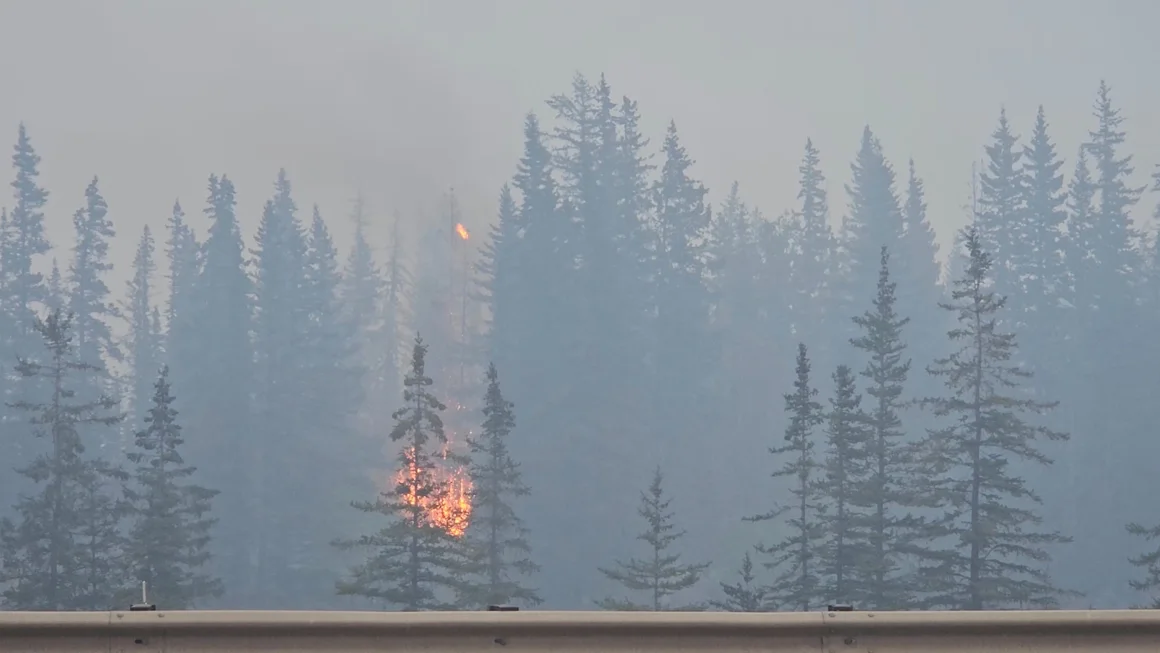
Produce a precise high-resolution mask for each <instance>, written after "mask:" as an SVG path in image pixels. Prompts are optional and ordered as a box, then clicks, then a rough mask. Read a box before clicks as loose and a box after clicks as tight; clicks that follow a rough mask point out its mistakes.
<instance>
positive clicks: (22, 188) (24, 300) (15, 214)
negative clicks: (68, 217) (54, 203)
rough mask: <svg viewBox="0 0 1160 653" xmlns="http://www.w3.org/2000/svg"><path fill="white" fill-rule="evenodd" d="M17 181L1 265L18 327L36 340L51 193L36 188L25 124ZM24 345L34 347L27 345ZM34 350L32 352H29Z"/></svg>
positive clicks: (1, 242)
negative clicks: (40, 262)
mask: <svg viewBox="0 0 1160 653" xmlns="http://www.w3.org/2000/svg"><path fill="white" fill-rule="evenodd" d="M12 167H13V168H15V169H16V179H15V180H14V181H13V182H12V188H13V189H14V190H15V196H16V204H15V206H14V208H13V209H12V212H11V213H8V214H7V217H8V219H7V221H6V229H5V230H4V232H3V234H0V235H2V238H0V262H2V264H3V275H0V280H2V282H3V289H4V293H5V297H4V301H3V302H0V303H2V304H4V305H5V306H6V307H7V308H6V310H9V311H12V315H13V316H14V318H15V323H16V324H24V325H26V326H25V327H24V328H23V332H24V333H25V334H26V335H29V336H31V337H33V338H35V337H36V336H35V333H34V332H33V330H32V329H31V328H30V327H29V326H27V325H31V324H32V322H33V321H34V317H33V316H34V313H33V311H34V308H33V306H34V304H36V303H43V301H44V299H45V289H44V278H43V276H42V275H41V274H40V273H39V272H36V271H34V266H33V264H34V262H35V260H36V258H37V257H38V256H41V255H43V254H47V253H48V251H49V249H50V245H49V242H48V239H47V238H46V236H45V234H44V205H45V204H46V203H47V202H48V191H46V190H44V188H42V187H41V186H39V185H38V184H37V178H38V177H39V176H40V170H39V167H40V156H39V155H38V154H37V153H36V150H35V149H33V147H32V141H31V139H30V138H29V137H28V131H27V130H26V129H25V128H24V123H21V124H20V128H19V131H18V134H17V140H16V147H15V151H14V153H13V155H12ZM23 344H31V343H30V342H25V343H23ZM29 350H31V348H30V349H29Z"/></svg>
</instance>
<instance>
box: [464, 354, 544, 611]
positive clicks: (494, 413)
mask: <svg viewBox="0 0 1160 653" xmlns="http://www.w3.org/2000/svg"><path fill="white" fill-rule="evenodd" d="M514 408H515V406H514V405H513V404H512V403H511V402H510V401H508V400H507V399H505V398H504V396H503V393H502V391H501V390H500V387H499V373H498V372H497V371H496V369H495V364H491V365H489V366H488V368H487V392H486V394H485V395H484V399H483V430H482V432H481V433H480V435H479V437H470V436H469V437H468V440H467V444H468V446H469V447H470V451H471V465H470V473H471V480H472V487H473V489H474V492H473V496H472V508H471V523H470V525H469V526H468V528H467V533H466V537H467V542H466V546H467V550H468V553H469V561H468V565H469V567H468V568H469V569H470V570H471V571H472V572H473V574H472V575H473V577H472V578H471V579H469V580H468V582H467V583H465V585H464V588H463V589H462V590H461V597H460V600H459V604H460V606H461V607H473V608H477V609H478V608H480V607H482V606H487V605H502V604H524V605H530V606H534V605H538V604H539V603H540V602H541V600H540V597H539V595H538V594H537V593H536V590H535V589H534V588H531V587H527V586H525V585H523V584H522V583H521V582H520V580H519V578H518V577H519V576H530V575H532V574H534V573H536V572H537V571H539V566H538V565H536V564H535V563H534V562H533V561H532V559H531V552H532V548H531V546H530V545H529V544H528V540H527V533H528V529H527V527H526V526H524V522H523V520H522V519H520V517H519V516H518V515H517V514H516V511H515V507H514V506H513V505H512V504H513V502H514V500H517V499H519V498H520V497H525V496H527V495H528V494H530V493H531V490H530V488H528V486H527V485H525V484H524V482H523V478H522V475H521V473H520V466H519V464H518V463H516V462H515V461H514V460H513V459H512V456H511V452H510V451H509V450H508V443H507V442H508V437H509V436H510V435H511V432H512V429H514V428H515V413H514V412H513V409H514Z"/></svg>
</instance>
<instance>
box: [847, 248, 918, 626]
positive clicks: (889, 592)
mask: <svg viewBox="0 0 1160 653" xmlns="http://www.w3.org/2000/svg"><path fill="white" fill-rule="evenodd" d="M896 288H897V284H896V283H895V282H894V281H893V280H891V277H890V253H889V252H888V251H887V249H886V248H885V247H883V248H882V253H881V257H880V268H879V272H878V292H877V295H876V296H875V298H874V302H873V306H872V307H871V308H870V309H869V310H867V311H866V312H864V313H863V314H862V315H860V316H856V317H854V318H853V319H854V323H855V324H856V325H857V326H858V328H859V331H860V335H859V336H858V337H857V338H854V339H852V340H851V341H850V344H852V345H853V346H854V347H856V348H857V349H859V350H861V351H862V352H863V354H864V355H865V357H866V359H867V363H866V367H865V369H863V370H862V372H861V376H862V377H863V378H864V379H865V380H866V394H867V395H868V396H869V397H870V401H869V402H868V404H869V405H868V406H867V409H866V413H867V414H866V419H867V423H868V424H867V425H868V427H869V430H870V434H869V438H870V441H869V443H868V445H869V446H868V453H869V459H868V461H867V462H868V465H869V469H868V474H867V475H866V477H865V487H864V490H863V491H862V496H861V497H860V502H861V503H862V505H863V506H864V507H865V508H868V509H869V515H868V516H867V519H868V529H867V530H868V533H867V537H868V543H867V544H868V548H867V551H866V552H865V558H864V560H863V563H862V565H861V569H860V573H863V574H864V575H865V581H864V582H865V592H866V596H864V597H860V600H862V601H865V602H866V604H867V607H873V608H877V609H891V608H894V609H900V608H902V607H905V606H906V605H907V604H908V601H909V597H908V593H907V587H906V583H905V581H904V580H903V579H902V578H901V577H900V575H899V573H898V569H899V564H900V562H901V557H902V555H903V554H904V552H905V551H906V550H909V547H910V546H911V544H909V543H908V542H907V538H906V534H907V533H908V528H909V526H910V525H911V520H910V519H909V518H908V517H907V514H908V511H907V508H908V507H909V506H912V505H915V504H916V503H920V501H919V497H917V496H915V494H914V493H913V491H912V489H911V488H910V487H909V485H908V484H907V482H906V479H907V477H908V475H909V472H910V471H911V464H910V455H909V454H910V446H909V445H908V444H907V443H906V442H905V440H904V439H905V436H906V431H905V429H904V428H903V424H902V418H901V413H902V410H903V408H904V407H905V405H906V402H905V400H904V399H903V393H904V392H905V385H906V379H907V376H908V374H909V373H910V358H908V357H906V350H907V346H906V344H905V343H904V342H903V340H902V330H903V328H904V327H906V325H907V324H909V323H910V318H909V317H902V316H900V315H899V314H898V312H897V311H896V310H895V308H894V304H895V294H894V293H895V289H896Z"/></svg>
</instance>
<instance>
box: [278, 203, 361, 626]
mask: <svg viewBox="0 0 1160 653" xmlns="http://www.w3.org/2000/svg"><path fill="white" fill-rule="evenodd" d="M305 246H306V249H305V254H304V269H303V287H302V289H301V291H300V293H301V297H300V299H299V302H300V306H301V309H302V310H303V311H304V316H305V329H304V331H303V336H304V338H303V341H302V343H301V346H300V348H299V349H298V350H297V351H296V352H295V355H294V358H295V359H296V360H297V364H296V367H297V369H298V371H297V372H296V374H299V375H301V376H302V378H303V380H304V387H303V390H304V394H303V396H302V398H301V400H300V401H301V403H302V408H303V413H302V420H301V424H299V425H298V430H297V433H298V440H297V441H295V442H293V443H292V447H293V448H292V449H290V450H291V451H293V452H294V453H293V454H292V455H294V456H296V457H302V458H303V459H306V458H309V459H312V460H313V461H314V463H313V464H314V467H313V469H314V470H315V473H314V474H313V477H314V478H313V479H311V480H310V481H309V482H306V483H303V481H302V480H297V481H294V482H293V483H292V484H291V485H290V486H289V487H290V491H291V492H294V493H296V494H297V493H302V494H304V495H306V496H308V497H309V498H307V499H303V500H302V501H299V502H297V504H296V505H295V507H294V510H300V511H301V515H300V516H298V517H293V516H291V515H287V517H288V519H287V522H286V523H287V524H288V525H290V529H288V531H287V532H288V533H292V534H293V536H294V537H293V539H292V540H290V541H289V542H285V543H283V544H281V545H278V548H282V549H284V550H286V551H287V555H289V556H291V558H290V559H291V564H293V565H295V566H296V568H298V569H300V570H301V571H299V572H298V574H297V576H298V577H299V578H300V580H298V585H297V587H298V588H299V589H298V590H297V591H298V593H300V594H301V595H302V600H301V601H300V602H299V605H303V604H306V601H313V600H316V599H312V598H311V597H316V596H319V592H325V591H326V589H327V588H326V586H327V585H331V584H332V583H333V572H332V570H333V569H334V568H335V567H336V566H337V565H338V564H339V561H337V560H336V559H335V551H334V549H333V548H332V547H329V546H327V542H326V540H321V539H319V538H318V537H317V536H316V535H315V534H316V533H319V532H324V533H341V532H347V531H349V530H350V529H351V528H352V524H351V522H352V521H354V516H353V515H352V514H351V513H350V512H349V511H346V510H340V509H339V508H340V507H342V506H344V505H345V504H346V502H347V501H348V500H349V497H352V496H360V495H366V494H368V493H370V492H372V491H373V490H374V484H373V483H371V482H370V480H369V479H368V472H372V471H373V472H378V471H379V470H377V469H374V465H372V464H369V461H375V460H377V459H378V458H379V457H380V456H381V447H382V442H381V440H380V439H379V438H373V439H368V438H366V437H363V435H362V434H360V433H359V431H358V430H357V429H356V426H357V423H356V417H357V414H358V409H359V407H360V406H361V405H362V403H363V386H362V384H361V383H360V380H361V379H362V378H363V376H364V371H365V366H364V365H363V364H362V362H361V361H360V360H358V358H357V351H356V347H357V344H358V343H357V339H356V335H355V334H356V330H355V326H356V325H355V324H353V323H352V322H351V317H350V316H349V315H348V314H346V313H344V311H343V310H342V308H343V305H342V299H341V297H340V295H339V292H340V285H341V281H342V279H341V276H340V273H339V270H338V265H339V263H338V251H337V249H336V248H335V246H334V241H333V240H332V239H331V237H330V231H329V229H328V228H327V226H326V222H325V220H323V218H322V215H321V213H320V212H319V210H318V207H317V206H315V207H314V209H313V213H312V216H311V220H310V226H309V230H308V232H307V234H306V243H305ZM320 442H324V443H326V444H325V445H323V446H319V444H318V443H320ZM287 444H288V445H289V444H291V443H287ZM288 449H289V447H288ZM318 488H324V489H322V490H319V489H318ZM274 501H275V502H277V499H276V498H275V499H274ZM360 521H361V520H360ZM284 576H285V575H284ZM288 580H291V579H284V581H283V582H285V581H288ZM295 580H297V579H295ZM324 583H325V585H324Z"/></svg>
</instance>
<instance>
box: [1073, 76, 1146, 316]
mask: <svg viewBox="0 0 1160 653" xmlns="http://www.w3.org/2000/svg"><path fill="white" fill-rule="evenodd" d="M1094 115H1095V118H1096V120H1097V122H1098V124H1097V127H1096V129H1095V130H1094V131H1092V132H1090V133H1089V135H1088V136H1089V139H1090V140H1089V141H1088V142H1087V143H1085V144H1084V148H1085V149H1086V150H1087V151H1088V152H1089V153H1090V154H1091V161H1092V164H1093V165H1094V167H1095V179H1094V180H1093V181H1094V184H1095V188H1096V191H1097V195H1096V203H1095V214H1096V217H1097V222H1096V229H1095V230H1093V231H1092V235H1093V236H1094V238H1093V242H1092V243H1091V252H1090V253H1091V254H1092V255H1093V256H1094V257H1095V259H1096V260H1097V261H1099V262H1100V267H1099V269H1098V274H1099V275H1100V277H1099V283H1097V284H1095V285H1096V287H1098V288H1100V290H1101V296H1100V309H1101V312H1102V313H1103V314H1104V317H1105V318H1106V319H1111V320H1114V321H1119V320H1122V315H1119V316H1117V317H1114V318H1112V317H1111V315H1113V314H1114V311H1113V308H1114V309H1117V310H1119V309H1122V310H1128V309H1129V308H1130V302H1131V298H1132V296H1133V295H1132V294H1131V292H1130V291H1129V290H1128V287H1129V286H1130V284H1132V283H1133V282H1135V281H1136V280H1137V278H1138V276H1137V275H1139V274H1140V272H1141V263H1142V261H1141V260H1140V258H1139V252H1138V251H1137V249H1136V247H1135V242H1136V239H1137V238H1138V234H1136V232H1135V230H1134V229H1133V228H1132V217H1131V210H1132V208H1133V207H1134V206H1135V205H1136V203H1137V202H1139V201H1140V196H1141V194H1142V193H1143V192H1144V188H1145V187H1144V186H1130V185H1128V180H1129V179H1130V177H1131V176H1132V174H1133V173H1134V172H1135V167H1134V166H1133V165H1132V156H1131V155H1122V153H1121V152H1120V148H1121V146H1123V144H1124V142H1125V138H1126V134H1125V132H1124V130H1123V128H1122V127H1123V123H1124V118H1123V116H1121V115H1120V111H1119V109H1116V108H1115V107H1114V106H1113V104H1112V99H1111V88H1110V87H1109V86H1108V85H1107V83H1106V82H1104V81H1100V88H1099V91H1098V93H1097V96H1096V103H1095V107H1094Z"/></svg>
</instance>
